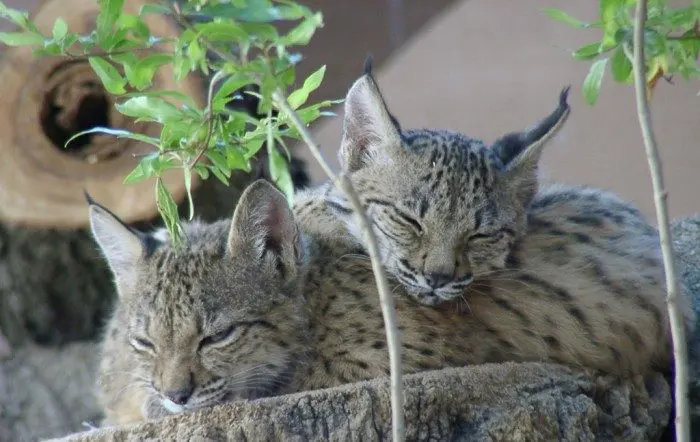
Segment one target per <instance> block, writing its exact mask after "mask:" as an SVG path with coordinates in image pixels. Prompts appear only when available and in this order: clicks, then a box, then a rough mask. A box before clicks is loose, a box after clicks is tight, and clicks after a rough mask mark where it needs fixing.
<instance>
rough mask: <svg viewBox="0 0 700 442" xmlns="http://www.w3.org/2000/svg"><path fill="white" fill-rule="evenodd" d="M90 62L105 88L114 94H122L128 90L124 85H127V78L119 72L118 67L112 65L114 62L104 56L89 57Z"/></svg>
mask: <svg viewBox="0 0 700 442" xmlns="http://www.w3.org/2000/svg"><path fill="white" fill-rule="evenodd" d="M88 62H89V63H90V66H91V67H92V70H93V71H95V73H96V74H97V76H98V77H100V80H102V84H103V85H104V87H105V89H107V91H109V92H110V93H112V94H114V95H121V94H123V93H124V92H126V89H124V86H125V85H126V80H124V78H122V76H121V75H120V74H119V72H117V69H116V68H115V67H114V66H112V63H110V62H108V61H107V60H105V59H104V58H100V57H89V58H88Z"/></svg>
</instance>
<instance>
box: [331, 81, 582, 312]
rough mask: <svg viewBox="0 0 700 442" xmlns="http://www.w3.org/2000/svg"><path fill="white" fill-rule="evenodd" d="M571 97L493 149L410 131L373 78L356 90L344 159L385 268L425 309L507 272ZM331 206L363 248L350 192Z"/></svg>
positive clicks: (348, 107)
mask: <svg viewBox="0 0 700 442" xmlns="http://www.w3.org/2000/svg"><path fill="white" fill-rule="evenodd" d="M567 94H568V88H567V89H564V90H563V91H562V93H561V96H560V99H559V106H558V107H557V108H556V109H555V110H554V111H553V112H552V114H551V115H549V116H548V117H547V118H545V119H544V120H542V121H541V122H539V123H538V124H537V125H535V126H534V127H532V128H530V129H529V130H527V131H524V132H521V133H512V134H508V135H506V136H504V137H503V138H501V139H500V140H498V141H496V142H495V143H494V144H493V145H492V146H487V145H486V144H484V143H483V142H482V141H480V140H476V139H472V138H469V137H467V136H464V135H461V134H458V133H454V132H448V131H433V130H409V131H404V132H402V131H401V128H400V127H399V125H398V123H397V121H396V120H395V119H394V118H393V117H392V116H391V115H390V114H389V112H388V110H387V108H386V107H385V105H384V101H383V99H382V97H381V94H380V92H379V90H378V88H377V86H376V84H375V82H374V80H373V78H372V76H371V75H370V73H367V74H366V75H364V76H363V77H362V78H360V79H359V80H358V81H357V82H356V83H355V84H354V85H353V87H352V88H351V89H350V92H349V93H348V96H347V98H346V100H345V123H344V134H343V141H342V145H341V151H340V159H341V162H342V165H343V168H344V169H345V170H346V171H349V172H351V174H350V179H351V181H352V182H353V184H354V186H355V190H356V191H357V192H358V194H359V195H360V197H361V198H362V200H363V201H364V204H365V206H366V208H367V210H368V212H369V214H370V215H371V216H372V218H373V220H374V223H375V224H374V227H375V231H376V235H377V237H378V240H379V243H380V249H381V253H382V259H383V264H384V265H385V267H386V268H387V269H388V270H389V271H390V272H391V273H392V274H393V275H394V276H396V278H398V279H399V280H400V281H401V282H402V283H403V284H404V285H405V286H406V287H408V288H409V290H410V291H411V293H412V294H413V295H414V296H415V297H416V298H417V299H418V300H419V301H420V302H421V303H423V304H428V305H433V304H437V303H439V302H441V301H445V300H452V299H455V298H457V297H459V296H461V295H462V293H463V292H464V289H465V288H466V287H467V286H468V285H469V284H470V283H471V282H472V281H473V280H477V279H479V278H481V277H484V276H487V275H489V274H491V273H492V272H494V271H498V270H502V269H503V268H504V267H505V265H506V260H507V259H508V257H509V255H510V254H511V250H512V247H513V244H514V243H515V242H516V240H517V239H518V238H520V237H521V236H522V235H523V233H524V232H525V228H526V208H527V206H528V205H529V203H530V201H531V199H532V197H533V195H534V193H535V192H536V191H537V181H536V169H537V161H538V159H539V156H540V152H541V149H542V147H543V146H544V144H545V143H546V142H547V140H548V139H550V138H551V137H552V136H553V135H554V134H555V133H556V132H557V130H558V129H559V127H561V125H562V124H563V122H564V121H565V120H566V117H567V116H568V114H569V106H568V104H567V102H566V99H567ZM327 203H328V205H329V207H330V208H331V209H333V210H335V212H336V214H337V215H338V216H339V217H340V218H341V219H342V220H343V221H344V222H345V224H346V226H347V229H348V230H349V231H350V233H352V234H353V235H354V236H355V237H356V238H357V240H358V241H360V242H362V241H363V235H362V232H361V231H359V229H358V228H357V226H356V225H355V218H354V216H353V214H352V209H351V207H350V205H349V204H348V202H347V201H346V200H345V198H344V196H343V194H342V192H339V191H337V190H336V189H330V192H329V195H328V196H327Z"/></svg>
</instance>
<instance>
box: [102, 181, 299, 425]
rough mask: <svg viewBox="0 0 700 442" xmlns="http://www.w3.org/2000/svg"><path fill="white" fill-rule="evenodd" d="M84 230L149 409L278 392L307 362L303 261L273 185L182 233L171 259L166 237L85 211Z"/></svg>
mask: <svg viewBox="0 0 700 442" xmlns="http://www.w3.org/2000/svg"><path fill="white" fill-rule="evenodd" d="M90 223H91V227H92V232H93V235H94V237H95V239H96V240H97V243H98V244H99V246H100V248H101V249H102V252H103V254H104V256H105V257H106V258H107V261H108V262H109V266H110V267H111V269H112V271H113V273H114V276H115V280H116V284H117V289H118V292H119V301H118V307H117V308H118V309H121V311H120V312H118V315H117V317H121V318H126V321H125V323H124V324H122V327H124V329H125V335H126V338H125V339H127V340H128V344H129V345H130V347H131V349H132V351H133V352H135V354H136V359H137V360H138V364H137V366H135V367H134V368H133V369H134V379H139V380H143V381H144V382H145V384H146V385H147V386H148V387H147V388H148V389H149V394H150V395H151V396H150V397H149V399H148V401H147V402H149V403H152V402H156V403H158V402H160V404H162V406H163V407H165V408H166V409H167V410H169V411H170V412H180V411H185V410H192V409H196V408H199V407H202V406H207V405H211V404H215V403H220V402H224V401H230V400H235V399H251V398H256V397H260V396H269V395H274V394H276V393H279V392H283V391H284V390H285V386H286V384H287V383H288V382H289V380H290V378H291V375H292V374H293V371H294V367H295V364H296V363H298V361H300V359H301V358H303V355H304V352H305V348H304V345H305V344H304V343H305V342H306V336H305V330H308V318H307V315H306V313H305V309H304V303H303V298H302V296H301V294H300V290H299V288H300V284H301V283H302V279H303V273H304V264H303V262H304V258H305V250H304V244H303V238H302V237H301V235H300V234H299V232H298V230H297V227H296V225H295V224H294V222H293V220H292V214H291V211H290V209H289V206H288V205H287V202H286V200H285V198H284V196H283V195H282V194H281V193H280V192H279V191H277V190H276V189H275V188H274V187H272V185H270V184H269V183H267V182H265V181H262V180H260V181H257V182H255V183H253V184H252V185H251V186H249V187H248V189H246V191H245V192H244V193H243V195H242V196H241V199H240V201H239V203H238V205H237V207H236V210H235V213H234V215H233V219H232V221H230V222H227V221H220V222H218V223H214V224H202V223H197V222H194V223H191V224H187V225H185V226H183V228H184V231H185V234H186V238H187V239H186V244H185V245H184V246H182V247H178V248H174V247H173V246H171V242H170V240H169V239H168V235H167V232H166V231H164V230H161V231H157V232H155V233H153V234H145V233H141V232H137V231H134V230H132V229H130V228H129V227H127V226H126V225H125V224H123V223H122V222H121V221H120V220H119V219H118V218H117V217H116V216H115V215H113V214H112V213H110V212H109V211H108V210H107V209H105V208H103V207H101V206H99V205H98V204H96V203H94V202H92V203H91V204H90Z"/></svg>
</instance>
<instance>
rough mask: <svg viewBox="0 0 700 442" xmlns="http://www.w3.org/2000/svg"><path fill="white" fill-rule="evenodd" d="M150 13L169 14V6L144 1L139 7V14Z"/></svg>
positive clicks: (141, 15)
mask: <svg viewBox="0 0 700 442" xmlns="http://www.w3.org/2000/svg"><path fill="white" fill-rule="evenodd" d="M150 14H157V15H169V14H170V8H168V7H167V6H165V5H163V4H160V3H146V4H145V5H143V6H141V9H139V16H140V17H143V16H146V15H150Z"/></svg>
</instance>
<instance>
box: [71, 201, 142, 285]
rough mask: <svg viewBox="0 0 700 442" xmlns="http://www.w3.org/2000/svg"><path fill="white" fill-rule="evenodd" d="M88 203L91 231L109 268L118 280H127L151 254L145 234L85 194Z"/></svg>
mask: <svg viewBox="0 0 700 442" xmlns="http://www.w3.org/2000/svg"><path fill="white" fill-rule="evenodd" d="M85 196H86V199H87V201H88V204H89V208H88V211H89V217H90V230H91V232H92V236H93V238H95V241H96V242H97V245H98V246H99V247H100V250H101V251H102V254H103V255H104V257H105V259H106V260H107V263H108V264H109V267H110V269H111V270H112V272H113V273H114V275H115V277H116V278H117V279H119V278H128V277H129V274H130V272H131V271H133V269H134V266H135V264H136V263H137V262H139V261H140V260H141V259H142V258H144V257H145V256H146V255H148V254H149V250H151V249H152V247H149V246H148V241H146V237H145V235H143V234H141V233H140V232H137V231H135V230H133V229H132V228H131V227H129V226H127V225H126V224H125V223H124V222H123V221H122V220H121V219H119V217H118V216H117V215H115V214H114V213H112V212H111V211H110V210H109V209H107V208H106V207H103V206H102V205H100V204H99V203H97V202H96V201H95V200H93V199H92V197H90V195H89V194H88V193H87V192H85Z"/></svg>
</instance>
